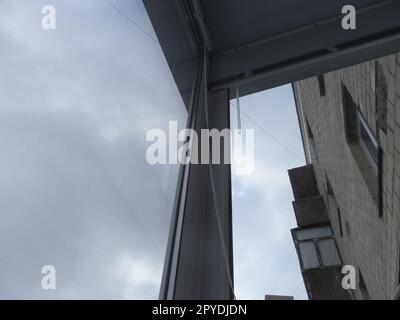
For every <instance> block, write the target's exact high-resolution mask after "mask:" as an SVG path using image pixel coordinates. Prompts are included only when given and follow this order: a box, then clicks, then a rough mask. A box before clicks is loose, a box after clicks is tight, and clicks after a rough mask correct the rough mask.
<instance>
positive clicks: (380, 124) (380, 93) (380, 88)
mask: <svg viewBox="0 0 400 320" xmlns="http://www.w3.org/2000/svg"><path fill="white" fill-rule="evenodd" d="M375 96H376V99H375V101H376V126H377V128H380V129H382V131H383V132H385V133H386V126H387V98H388V84H387V81H386V77H385V74H384V72H383V68H382V65H381V64H380V63H379V62H378V61H376V62H375ZM378 132H379V130H377V133H378Z"/></svg>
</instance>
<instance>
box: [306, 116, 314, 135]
mask: <svg viewBox="0 0 400 320" xmlns="http://www.w3.org/2000/svg"><path fill="white" fill-rule="evenodd" d="M306 122H307V135H308V137H309V138H310V139H314V134H313V132H312V130H311V127H310V124H309V123H308V120H306Z"/></svg>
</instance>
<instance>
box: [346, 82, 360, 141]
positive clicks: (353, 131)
mask: <svg viewBox="0 0 400 320" xmlns="http://www.w3.org/2000/svg"><path fill="white" fill-rule="evenodd" d="M342 97H343V115H344V122H345V126H344V129H345V135H346V140H347V141H348V142H354V141H356V140H357V126H356V122H357V121H356V119H357V118H356V117H357V116H356V114H357V105H356V104H355V102H354V100H353V97H352V96H351V94H350V92H349V91H348V90H347V88H346V87H345V86H344V85H342Z"/></svg>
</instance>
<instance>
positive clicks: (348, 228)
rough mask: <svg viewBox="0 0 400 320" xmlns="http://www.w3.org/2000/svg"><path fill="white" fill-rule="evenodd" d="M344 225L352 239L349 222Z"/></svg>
mask: <svg viewBox="0 0 400 320" xmlns="http://www.w3.org/2000/svg"><path fill="white" fill-rule="evenodd" d="M344 225H345V226H346V234H347V236H348V237H349V238H350V236H351V229H350V224H349V222H348V221H346V222H345V224H344Z"/></svg>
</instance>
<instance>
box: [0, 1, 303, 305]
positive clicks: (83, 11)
mask: <svg viewBox="0 0 400 320" xmlns="http://www.w3.org/2000/svg"><path fill="white" fill-rule="evenodd" d="M111 1H112V2H113V3H115V4H116V5H117V6H118V7H119V8H121V10H122V11H123V12H125V13H126V14H128V15H129V16H130V17H131V18H132V19H134V20H135V21H136V22H137V23H138V24H139V25H140V26H141V27H142V28H143V29H144V30H146V33H144V32H142V31H141V30H140V29H138V28H137V27H136V26H135V25H133V24H132V22H131V21H129V20H128V19H126V18H124V17H122V16H121V14H120V13H119V12H117V11H116V10H115V9H113V8H112V7H111V6H110V5H109V4H108V3H107V2H106V1H105V0H68V1H65V0H51V1H48V0H45V1H42V0H0V48H1V52H0V57H1V59H0V88H1V89H0V146H1V152H0V219H1V223H0V270H1V272H0V298H39V299H41V298H115V299H118V298H122V299H137V298H157V297H158V290H159V283H160V279H161V272H162V266H163V260H164V253H165V247H166V242H167V236H168V228H169V221H170V217H171V211H172V202H173V198H174V190H175V182H176V176H177V166H158V167H154V166H150V165H149V164H147V162H146V159H145V152H146V148H147V146H148V144H147V143H146V140H145V137H146V132H147V130H149V129H152V128H167V126H168V120H178V123H179V125H180V127H183V126H184V125H185V118H186V113H185V108H184V106H183V103H182V101H181V98H180V96H179V93H178V91H177V89H176V87H175V85H174V81H173V79H172V77H171V74H170V72H169V69H168V67H167V65H166V62H165V60H164V57H163V54H162V50H161V49H160V47H159V45H158V43H157V42H156V41H154V38H155V36H154V34H153V31H152V28H151V24H150V22H149V20H148V18H147V15H146V12H145V10H144V8H143V4H142V1H141V0H132V1H130V0H111ZM47 4H52V5H54V6H55V7H56V10H57V29H56V30H55V31H45V30H43V29H42V27H41V19H42V14H41V9H42V7H43V6H44V5H47ZM242 108H243V110H244V111H245V112H247V113H248V114H249V115H250V116H251V117H254V118H255V119H257V121H258V122H259V123H260V124H261V125H262V126H264V127H265V128H267V129H268V131H269V132H271V133H273V134H274V136H276V137H277V138H278V139H279V140H280V141H281V142H282V143H284V144H285V145H287V146H288V147H289V148H290V149H291V150H293V152H294V153H296V154H298V155H299V156H300V158H301V159H302V150H301V145H300V140H299V139H300V138H299V134H298V125H297V120H296V116H295V111H294V106H293V100H292V97H291V91H290V87H284V88H279V89H277V90H274V91H270V92H268V93H260V94H257V95H253V96H249V97H246V98H243V102H242ZM233 121H234V119H233ZM242 121H243V126H244V127H255V126H254V123H252V122H251V121H248V119H246V118H245V117H242ZM233 123H235V122H233ZM300 164H301V161H300V160H299V159H297V158H296V157H294V156H293V154H291V153H290V152H288V151H287V150H285V149H283V148H282V147H281V146H280V145H279V144H277V143H276V142H274V140H273V139H271V138H269V136H268V135H266V133H265V132H264V131H262V130H260V129H257V128H256V172H257V174H255V175H252V176H249V177H243V178H237V177H234V186H233V199H234V215H235V226H234V231H235V235H234V241H235V271H236V275H235V280H236V295H237V297H238V298H239V299H240V298H255V299H263V296H264V294H266V293H281V294H295V295H296V297H298V298H304V297H305V294H304V289H303V285H302V283H301V279H300V273H299V269H298V264H297V257H296V256H295V255H294V247H293V244H292V242H291V239H290V233H289V229H290V228H291V227H294V215H293V210H292V206H291V200H292V194H291V189H290V184H289V180H288V177H287V172H286V170H287V169H288V168H291V167H295V166H298V165H300ZM44 265H54V266H55V268H56V271H57V289H56V290H43V289H42V288H41V279H42V274H41V268H42V266H44ZM282 269H283V272H282ZM278 277H279V279H278ZM276 279H278V280H276Z"/></svg>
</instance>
